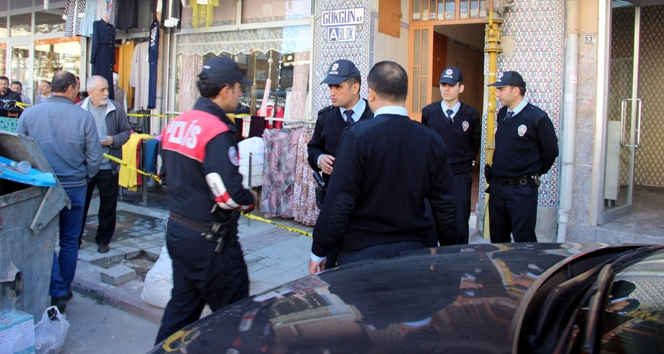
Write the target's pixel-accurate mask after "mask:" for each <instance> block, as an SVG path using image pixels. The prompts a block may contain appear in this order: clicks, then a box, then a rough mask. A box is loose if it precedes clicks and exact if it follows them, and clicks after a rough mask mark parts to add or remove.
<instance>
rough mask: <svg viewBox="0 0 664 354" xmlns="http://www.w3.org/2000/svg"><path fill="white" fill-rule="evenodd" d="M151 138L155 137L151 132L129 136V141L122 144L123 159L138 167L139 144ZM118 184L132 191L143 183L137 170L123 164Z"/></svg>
mask: <svg viewBox="0 0 664 354" xmlns="http://www.w3.org/2000/svg"><path fill="white" fill-rule="evenodd" d="M149 139H153V136H152V135H149V134H132V135H131V136H129V141H127V143H126V144H124V145H122V161H125V162H126V163H127V164H128V165H130V166H135V167H136V168H138V167H139V165H138V163H139V161H138V146H139V145H140V144H141V141H143V140H149ZM118 184H119V185H120V186H122V187H124V188H127V189H129V190H130V191H137V190H138V186H139V185H140V184H141V183H140V181H139V178H138V173H136V171H133V170H131V169H129V168H127V167H124V166H121V167H120V175H119V176H118Z"/></svg>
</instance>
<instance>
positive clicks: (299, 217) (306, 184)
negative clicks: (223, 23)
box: [293, 129, 320, 226]
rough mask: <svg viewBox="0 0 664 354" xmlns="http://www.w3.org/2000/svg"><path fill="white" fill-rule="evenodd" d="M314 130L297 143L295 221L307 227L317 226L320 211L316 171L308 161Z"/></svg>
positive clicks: (294, 193)
mask: <svg viewBox="0 0 664 354" xmlns="http://www.w3.org/2000/svg"><path fill="white" fill-rule="evenodd" d="M311 132H313V129H307V130H305V133H303V134H301V135H300V139H299V140H298V143H297V161H296V163H295V184H294V187H293V219H294V220H295V221H297V222H299V223H302V224H304V225H307V226H314V225H316V220H318V214H319V213H320V210H319V209H318V207H317V206H316V181H315V180H314V177H313V173H314V171H313V170H312V169H311V166H309V162H308V161H307V156H308V151H307V144H308V143H309V140H311V134H310V133H311Z"/></svg>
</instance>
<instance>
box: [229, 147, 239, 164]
mask: <svg viewBox="0 0 664 354" xmlns="http://www.w3.org/2000/svg"><path fill="white" fill-rule="evenodd" d="M228 159H229V160H230V161H231V163H232V164H233V165H235V166H240V155H239V154H238V153H237V149H236V148H235V146H231V147H230V148H228Z"/></svg>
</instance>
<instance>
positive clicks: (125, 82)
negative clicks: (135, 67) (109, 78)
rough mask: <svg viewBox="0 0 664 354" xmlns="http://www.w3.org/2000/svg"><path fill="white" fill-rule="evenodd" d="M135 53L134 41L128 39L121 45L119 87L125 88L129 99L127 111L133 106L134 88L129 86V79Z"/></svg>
mask: <svg viewBox="0 0 664 354" xmlns="http://www.w3.org/2000/svg"><path fill="white" fill-rule="evenodd" d="M133 54H134V42H132V41H127V42H125V44H123V45H121V46H120V55H119V61H118V75H120V80H119V81H118V87H119V88H121V89H122V90H124V92H125V95H126V99H127V107H126V108H127V111H129V108H130V107H132V106H133V105H132V98H133V97H134V95H133V89H132V87H131V86H129V79H130V77H131V64H132V56H133Z"/></svg>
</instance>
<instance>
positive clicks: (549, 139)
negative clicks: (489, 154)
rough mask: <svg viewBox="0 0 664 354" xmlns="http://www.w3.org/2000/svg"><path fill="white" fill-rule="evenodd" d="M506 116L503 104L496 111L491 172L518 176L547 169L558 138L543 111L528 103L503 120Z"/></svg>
mask: <svg viewBox="0 0 664 354" xmlns="http://www.w3.org/2000/svg"><path fill="white" fill-rule="evenodd" d="M506 116H507V107H503V108H501V109H500V111H499V112H498V118H497V123H498V128H497V129H496V151H495V153H494V156H493V166H492V168H491V174H492V175H493V176H497V177H518V176H522V175H525V174H527V173H537V174H540V175H542V174H545V173H547V172H549V169H551V166H552V165H553V162H554V161H555V160H556V157H558V138H557V137H556V131H555V129H554V128H553V123H552V122H551V119H549V116H548V115H547V114H546V112H544V111H543V110H542V109H540V108H539V107H536V106H533V105H532V104H530V103H528V104H527V105H526V106H525V107H524V108H523V110H521V112H519V114H516V115H515V116H513V117H512V118H510V119H507V120H506V119H505V117H506Z"/></svg>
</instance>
